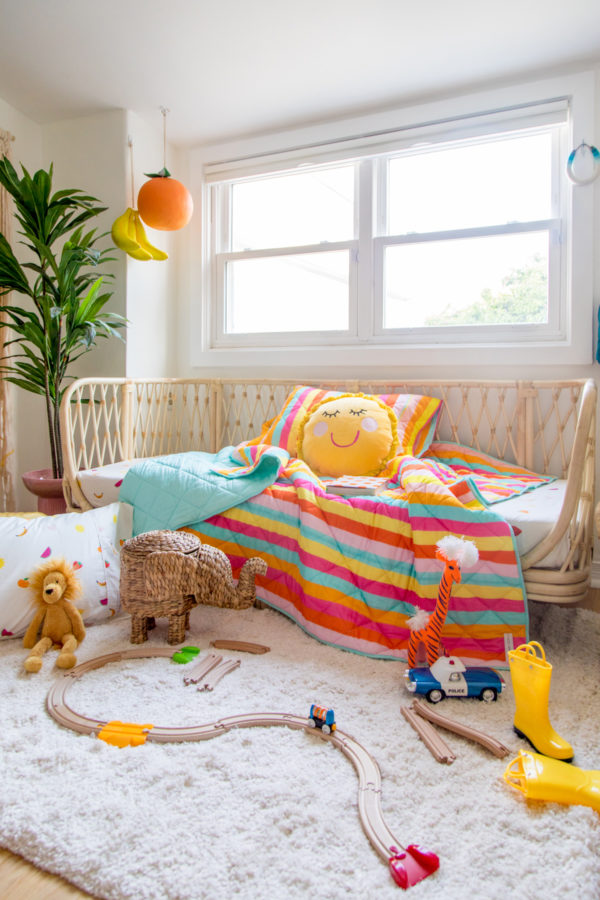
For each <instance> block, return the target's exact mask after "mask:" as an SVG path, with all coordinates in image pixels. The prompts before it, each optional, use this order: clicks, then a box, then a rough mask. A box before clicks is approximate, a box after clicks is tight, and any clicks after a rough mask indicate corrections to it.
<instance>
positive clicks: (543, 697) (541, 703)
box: [508, 641, 573, 762]
mask: <svg viewBox="0 0 600 900" xmlns="http://www.w3.org/2000/svg"><path fill="white" fill-rule="evenodd" d="M538 650H539V653H540V655H539V656H538V653H537V651H538ZM508 662H509V665H510V675H511V679H512V684H513V690H514V695H515V707H516V708H515V717H514V721H513V726H514V729H515V731H516V732H517V734H518V735H519V737H522V738H525V739H526V740H528V741H529V743H530V744H531V746H532V747H533V748H534V750H537V751H538V753H544V754H545V755H546V756H551V757H552V758H553V759H560V760H563V761H564V762H570V761H571V760H572V759H573V748H572V746H571V745H570V744H569V743H568V741H565V740H564V738H562V737H561V736H560V735H559V734H558V733H557V732H556V731H555V730H554V728H553V727H552V725H551V724H550V719H549V717H548V697H549V694H550V679H551V677H552V666H551V665H550V663H549V662H548V661H547V660H546V654H545V652H544V648H543V647H542V645H541V644H538V642H537V641H530V642H529V643H528V644H521V646H520V647H517V649H516V650H509V652H508Z"/></svg>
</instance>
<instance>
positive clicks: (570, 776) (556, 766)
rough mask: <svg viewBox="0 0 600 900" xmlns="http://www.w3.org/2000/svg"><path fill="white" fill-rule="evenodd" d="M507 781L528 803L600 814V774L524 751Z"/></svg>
mask: <svg viewBox="0 0 600 900" xmlns="http://www.w3.org/2000/svg"><path fill="white" fill-rule="evenodd" d="M504 780H505V781H506V783H507V784H509V785H510V786H511V787H514V788H516V789H517V790H518V791H521V792H522V793H523V794H524V795H525V796H526V797H527V799H528V800H548V801H550V802H553V803H576V804H579V805H581V806H591V807H592V809H595V810H596V812H600V772H598V771H593V770H587V769H578V768H577V766H571V765H569V763H566V762H561V761H560V760H558V759H550V758H549V757H548V756H542V755H541V754H540V753H531V752H530V751H528V750H520V751H519V755H518V756H517V757H516V759H513V761H512V762H511V763H510V764H509V765H508V766H507V768H506V771H505V772H504Z"/></svg>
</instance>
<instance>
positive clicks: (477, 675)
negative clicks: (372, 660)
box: [404, 656, 504, 703]
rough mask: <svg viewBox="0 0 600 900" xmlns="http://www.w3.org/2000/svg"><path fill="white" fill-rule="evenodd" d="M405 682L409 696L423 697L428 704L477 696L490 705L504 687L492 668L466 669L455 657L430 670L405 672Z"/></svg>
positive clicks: (437, 662) (417, 669) (443, 659)
mask: <svg viewBox="0 0 600 900" xmlns="http://www.w3.org/2000/svg"><path fill="white" fill-rule="evenodd" d="M404 681H405V684H406V687H407V688H408V690H409V691H411V693H413V694H425V697H426V698H427V700H429V702H430V703H439V702H440V700H443V699H444V698H445V697H479V699H480V700H485V702H486V703H491V702H492V701H494V700H497V699H498V694H501V693H502V688H503V687H504V681H503V679H502V677H501V676H500V675H499V674H498V673H497V672H496V671H495V670H494V669H488V668H483V667H482V668H479V667H477V666H468V667H467V666H465V665H464V663H463V662H462V661H461V660H460V659H458V657H456V656H442V657H440V659H438V660H436V662H434V664H433V665H432V666H431V668H430V669H427V668H416V669H406V670H405V672H404Z"/></svg>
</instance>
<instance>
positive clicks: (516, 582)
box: [187, 443, 549, 667]
mask: <svg viewBox="0 0 600 900" xmlns="http://www.w3.org/2000/svg"><path fill="white" fill-rule="evenodd" d="M253 452H257V448H253ZM258 452H260V451H258ZM240 461H241V460H240ZM386 474H387V475H388V476H389V477H390V490H386V491H384V492H382V493H380V494H378V495H376V496H362V497H352V498H345V497H340V496H334V495H332V494H327V493H326V490H325V485H324V482H322V481H320V480H319V479H318V478H317V477H316V476H315V475H314V474H313V473H312V472H311V471H310V470H309V469H308V467H307V466H306V465H305V464H304V463H302V462H300V461H299V460H296V459H290V460H289V462H288V463H287V464H286V465H283V467H282V469H281V471H280V474H279V476H278V478H277V480H276V481H275V482H274V483H273V484H272V485H270V486H269V487H266V488H265V489H264V490H262V491H261V492H260V493H259V494H257V495H256V496H253V497H251V498H250V499H247V500H245V502H243V503H240V504H238V505H236V506H234V507H233V508H231V509H227V510H225V511H223V512H221V513H219V514H217V515H212V516H210V517H209V518H206V519H203V520H202V521H196V522H189V523H188V525H187V530H189V531H192V532H194V533H195V534H197V535H198V536H199V537H200V538H201V539H202V540H203V541H205V542H207V543H210V544H213V545H214V546H217V547H219V548H220V549H222V550H223V551H224V552H225V553H226V554H227V555H228V556H229V558H230V559H231V562H232V565H233V569H234V576H235V577H237V576H238V573H239V570H240V568H241V566H242V565H243V563H244V562H245V560H246V559H248V558H249V557H251V556H261V557H262V558H263V559H265V560H266V562H267V564H268V567H269V568H268V573H267V575H266V576H264V577H259V578H258V579H257V596H258V597H259V599H260V600H262V601H263V602H265V603H266V604H268V605H269V606H272V607H274V608H275V609H278V610H280V611H281V612H283V613H285V614H286V615H288V616H289V617H290V618H292V619H293V620H294V621H295V622H296V623H297V624H298V625H299V626H300V627H302V628H303V629H304V630H305V631H306V632H307V633H309V634H310V635H312V636H313V637H315V638H317V639H318V640H320V641H323V642H325V643H328V644H332V645H334V646H336V647H340V648H343V649H345V650H350V651H354V652H357V653H363V654H367V655H369V656H374V657H379V658H385V659H397V660H403V661H405V660H406V651H407V645H408V637H409V630H408V626H407V620H408V619H409V618H411V617H412V616H413V615H414V614H415V612H416V611H417V610H418V609H422V610H425V611H426V612H431V611H433V609H434V608H435V604H436V598H437V594H438V589H439V584H440V578H441V575H442V570H443V564H442V563H441V562H440V561H439V560H438V559H436V556H435V550H436V543H437V542H438V541H439V540H440V538H442V537H444V536H446V535H448V534H453V535H456V536H458V537H464V538H467V539H469V540H471V541H473V542H474V543H475V545H476V547H477V550H478V552H479V561H478V563H477V565H476V567H475V568H474V569H473V570H472V571H464V572H462V580H461V582H460V583H459V584H456V585H454V588H453V591H452V595H451V599H450V608H449V612H448V615H447V618H446V623H445V626H444V629H443V631H442V644H443V647H444V650H445V652H446V653H447V654H448V655H456V656H458V657H460V658H461V659H462V660H463V662H465V663H466V664H481V663H482V662H483V663H485V664H487V665H491V666H497V667H507V655H506V654H507V651H508V650H510V649H512V648H513V647H515V646H517V645H518V644H520V643H523V642H525V641H527V640H528V616H527V606H526V595H525V589H524V584H523V579H522V574H521V569H520V564H519V559H518V555H517V552H516V546H515V541H514V537H513V533H512V530H511V528H510V526H509V525H508V524H507V523H506V522H505V521H504V520H502V519H501V518H500V517H499V516H498V515H497V514H496V513H495V512H494V511H493V509H491V508H490V504H493V503H494V502H495V501H497V500H500V499H504V498H505V497H506V496H511V495H516V494H518V493H522V492H523V491H525V490H530V489H532V488H533V487H535V486H537V485H539V484H542V483H545V482H546V481H548V480H549V479H547V478H544V477H542V476H537V475H534V474H533V473H531V472H528V471H527V470H524V469H520V468H519V467H516V466H510V465H507V464H506V463H504V462H500V461H498V460H494V459H493V458H492V457H489V456H486V455H485V454H480V453H476V452H475V451H472V450H469V449H468V448H462V447H460V446H458V445H456V444H452V445H450V444H435V443H434V444H432V446H431V448H430V451H429V453H428V454H427V455H426V456H425V457H423V458H420V459H418V458H416V457H412V456H401V457H397V458H396V459H395V460H393V463H392V464H391V465H390V468H389V471H388V472H387V473H386Z"/></svg>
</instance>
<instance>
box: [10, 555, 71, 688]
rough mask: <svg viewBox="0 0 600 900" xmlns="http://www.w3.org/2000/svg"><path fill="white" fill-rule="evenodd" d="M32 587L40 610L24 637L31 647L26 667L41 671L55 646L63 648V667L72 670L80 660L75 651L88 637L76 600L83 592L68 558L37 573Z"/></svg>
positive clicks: (59, 661)
mask: <svg viewBox="0 0 600 900" xmlns="http://www.w3.org/2000/svg"><path fill="white" fill-rule="evenodd" d="M29 587H30V589H31V590H32V592H33V601H34V603H35V605H36V606H37V610H36V613H35V616H34V617H33V619H32V621H31V623H30V625H29V628H28V629H27V631H26V632H25V637H24V638H23V646H24V647H25V649H27V650H31V653H30V654H29V656H28V657H27V659H26V660H25V670H26V671H27V672H39V671H40V669H41V667H42V657H43V655H44V653H45V652H46V651H47V650H50V648H51V647H52V648H56V649H59V650H60V653H59V654H58V657H57V660H56V665H57V666H58V667H59V669H71V668H72V667H73V666H74V665H75V663H76V662H77V659H76V657H75V653H74V650H75V649H76V648H77V646H78V644H80V643H81V641H82V640H83V639H84V637H85V628H84V625H83V619H82V618H81V615H80V613H79V611H78V610H77V609H76V608H75V607H74V605H73V602H72V601H73V600H74V599H75V598H76V597H78V596H79V594H80V593H81V584H80V582H79V579H78V578H77V577H76V575H75V571H74V570H73V567H72V566H70V565H69V564H68V563H67V562H66V561H65V560H64V559H51V560H49V561H48V562H47V563H44V565H41V566H39V567H38V568H37V569H36V570H35V571H34V572H33V574H32V575H31V577H30V579H29ZM40 630H41V635H40V639H39V640H38V635H39V633H40ZM36 642H37V643H36Z"/></svg>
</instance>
